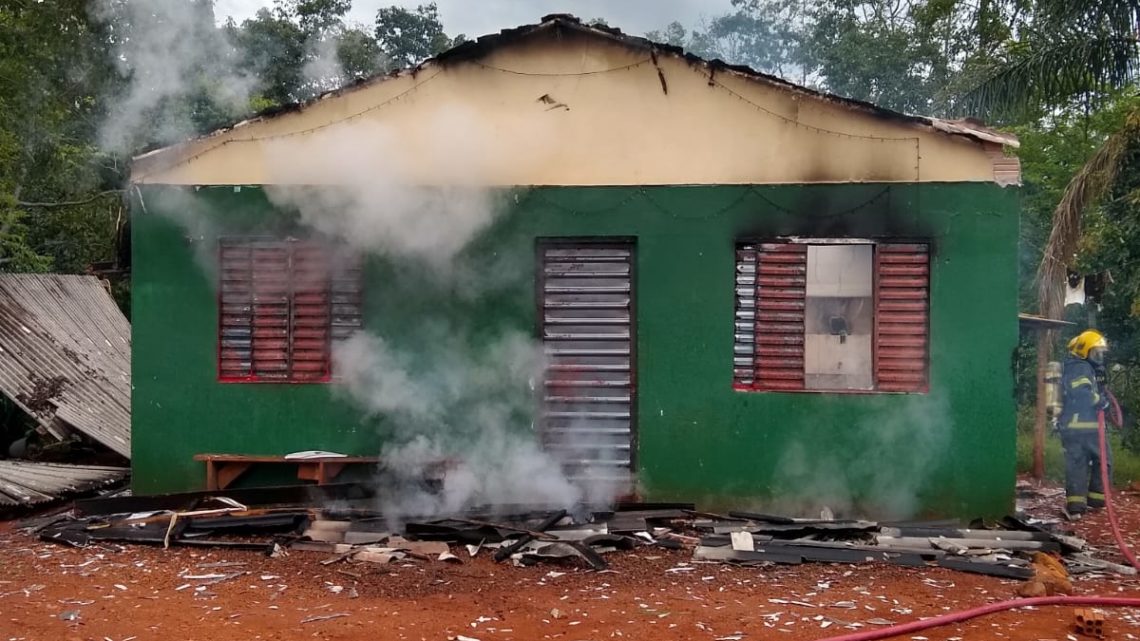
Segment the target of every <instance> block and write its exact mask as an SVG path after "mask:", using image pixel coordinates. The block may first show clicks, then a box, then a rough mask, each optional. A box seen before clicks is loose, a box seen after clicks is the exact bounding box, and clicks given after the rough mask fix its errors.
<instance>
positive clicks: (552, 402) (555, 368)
mask: <svg viewBox="0 0 1140 641" xmlns="http://www.w3.org/2000/svg"><path fill="white" fill-rule="evenodd" d="M540 253H541V262H542V265H541V277H540V278H541V280H540V309H539V313H540V327H541V333H542V340H543V346H544V351H545V354H546V358H547V369H546V374H545V377H544V381H543V383H544V385H543V388H544V389H543V404H542V407H543V412H542V425H541V431H542V439H543V444H544V446H545V447H546V448H547V449H548V451H550V452H551V453H552V454H554V456H555V457H556V458H557V459H558V460H559V461H561V462H562V463H563V464H564V465H565V467H566V468H567V473H568V475H569V476H570V478H571V479H573V480H575V481H578V482H582V483H584V484H588V483H606V484H610V483H614V484H628V483H629V482H630V470H631V468H632V464H633V457H632V449H633V429H634V426H633V402H634V400H633V399H634V393H635V384H634V376H633V345H634V318H633V305H632V303H633V288H632V267H633V260H632V258H633V246H632V245H631V244H605V245H603V244H582V245H577V246H568V245H562V244H559V245H548V246H543V247H542V248H541V252H540Z"/></svg>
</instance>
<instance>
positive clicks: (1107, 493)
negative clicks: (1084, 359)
mask: <svg viewBox="0 0 1140 641" xmlns="http://www.w3.org/2000/svg"><path fill="white" fill-rule="evenodd" d="M1109 398H1110V399H1111V400H1112V403H1113V409H1114V410H1115V412H1116V414H1115V418H1116V419H1117V424H1120V423H1121V421H1120V418H1121V416H1120V405H1119V404H1117V403H1116V399H1115V398H1114V397H1112V395H1111V394H1110V395H1109ZM1097 439H1098V441H1099V444H1100V480H1101V481H1102V484H1103V485H1104V503H1105V506H1107V508H1108V522H1109V524H1110V525H1111V526H1112V535H1113V536H1114V537H1115V538H1116V545H1117V546H1119V547H1120V552H1121V554H1123V555H1124V558H1126V559H1128V562H1129V563H1130V564H1131V565H1132V567H1134V568H1136V569H1137V570H1140V564H1137V563H1136V557H1135V556H1133V555H1132V550H1131V549H1129V547H1128V544H1127V543H1125V542H1124V537H1123V536H1121V534H1120V524H1119V523H1117V521H1116V511H1115V509H1114V508H1113V507H1112V489H1111V488H1112V479H1111V478H1109V476H1108V443H1107V440H1106V438H1105V429H1104V412H1099V415H1098V416H1097ZM1035 605H1091V606H1099V607H1124V608H1140V599H1126V598H1119V597H1100V596H1046V597H1038V598H1035V599H1015V600H1012V601H1000V602H998V603H990V604H988V605H983V606H979V607H976V608H970V609H968V610H962V611H960V612H951V613H950V614H944V615H942V616H937V617H933V618H930V619H923V620H922V621H912V622H910V623H903V624H901V625H893V626H890V627H888V628H881V629H879V630H864V631H862V632H852V633H851V634H842V635H839V636H837V637H828V638H827V639H824V640H823V641H875V640H876V639H886V638H889V637H894V636H899V635H903V634H911V633H913V632H920V631H922V630H928V629H930V628H937V627H941V626H944V625H950V624H952V623H961V622H962V621H967V620H969V619H973V618H976V617H980V616H984V615H987V614H993V613H994V612H1002V611H1005V610H1015V609H1017V608H1024V607H1028V606H1035Z"/></svg>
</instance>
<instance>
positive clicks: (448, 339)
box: [334, 320, 583, 518]
mask: <svg viewBox="0 0 1140 641" xmlns="http://www.w3.org/2000/svg"><path fill="white" fill-rule="evenodd" d="M427 322H428V323H430V324H431V326H430V327H429V328H428V330H427V331H426V332H425V333H426V334H428V341H427V343H428V345H426V346H420V347H418V348H416V349H415V351H414V352H412V351H405V350H401V349H398V348H395V347H393V345H392V344H390V343H389V342H388V341H385V340H384V339H383V338H381V337H379V336H376V335H371V334H364V333H362V334H358V335H357V336H355V337H353V338H352V339H350V340H348V341H346V342H344V343H342V344H340V345H338V346H337V347H336V349H335V352H334V363H335V369H336V373H337V374H336V375H337V378H338V379H339V380H341V382H342V388H341V389H342V390H343V391H344V392H345V393H347V394H348V396H349V397H350V398H351V399H353V400H354V401H355V402H356V403H357V404H358V405H360V406H362V407H363V408H365V409H366V411H367V412H368V413H369V414H371V415H374V416H376V417H378V418H379V419H380V420H381V421H382V426H383V437H384V443H385V445H384V446H383V448H382V451H381V456H382V458H383V459H384V461H385V467H386V472H387V473H388V475H389V476H390V478H389V479H388V480H387V482H386V483H385V487H384V488H382V490H384V493H383V494H382V495H383V497H384V498H383V499H382V503H383V504H382V509H383V512H384V513H385V514H387V515H389V517H390V518H399V516H401V515H407V514H415V515H421V516H422V515H434V514H453V513H456V512H458V511H461V510H463V509H465V508H469V507H471V506H474V505H553V506H558V507H569V506H572V505H574V504H575V503H577V502H579V501H580V500H582V498H583V492H582V490H581V489H580V488H578V487H576V486H575V485H573V484H572V483H570V481H568V480H567V479H566V477H565V476H563V474H562V473H561V472H560V466H559V462H558V461H557V460H556V459H555V458H554V457H552V456H551V455H550V454H549V453H547V452H545V451H543V450H542V449H541V448H540V447H539V444H538V439H537V435H536V434H535V432H534V431H533V427H534V425H533V415H534V409H535V408H536V407H537V398H536V397H535V396H534V393H533V392H534V390H535V388H536V387H538V386H539V385H540V382H541V380H542V374H543V362H542V352H541V350H540V348H539V346H538V345H536V344H535V342H534V340H533V339H532V338H530V337H529V336H527V335H525V334H522V333H520V332H517V331H510V330H508V331H505V332H503V333H501V334H500V335H498V336H497V337H495V338H493V339H492V340H490V341H488V342H485V343H484V344H483V345H482V346H476V344H477V341H474V340H473V339H472V337H470V336H468V335H467V331H466V330H465V328H462V327H455V326H449V325H445V324H442V323H439V322H435V323H433V322H432V321H430V320H429V321H427ZM441 463H444V464H446V467H447V470H446V474H445V475H444V476H443V485H442V489H441V490H439V491H434V490H433V491H429V490H427V489H425V488H423V487H421V486H419V485H417V484H416V482H415V481H416V480H417V479H419V478H421V477H422V476H423V475H424V474H425V473H429V472H430V470H431V469H432V468H433V466H436V465H439V464H441ZM393 480H394V481H395V485H394V486H393V485H392V482H393ZM401 481H402V483H401ZM393 487H395V488H396V491H392V489H393Z"/></svg>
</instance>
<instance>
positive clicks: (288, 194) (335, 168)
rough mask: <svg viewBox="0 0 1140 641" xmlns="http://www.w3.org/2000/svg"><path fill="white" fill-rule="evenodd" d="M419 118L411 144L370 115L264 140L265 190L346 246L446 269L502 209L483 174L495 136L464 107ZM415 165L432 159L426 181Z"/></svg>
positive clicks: (307, 223)
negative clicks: (300, 134) (417, 132)
mask: <svg viewBox="0 0 1140 641" xmlns="http://www.w3.org/2000/svg"><path fill="white" fill-rule="evenodd" d="M422 118H423V122H424V123H426V124H425V125H424V126H423V127H422V128H421V131H422V134H423V135H422V136H417V137H415V139H414V144H415V148H409V146H408V145H407V143H408V142H409V141H410V140H409V138H410V137H409V136H407V135H405V134H404V133H403V132H398V131H395V130H393V129H392V128H390V127H388V126H385V125H383V124H379V123H376V122H372V121H367V120H359V121H353V122H351V123H348V124H342V125H337V126H333V127H330V128H329V129H328V130H325V131H323V132H321V133H320V134H319V135H316V136H311V137H291V138H290V137H287V138H281V139H278V140H271V141H268V142H267V144H266V156H265V158H266V162H267V164H268V170H269V173H270V175H271V176H273V179H274V180H273V182H274V183H277V186H271V187H269V188H268V189H267V192H268V194H269V197H270V199H271V200H272V201H273V203H274V204H276V205H278V206H280V207H283V208H289V209H295V210H297V211H298V212H300V215H301V220H302V222H304V223H305V224H306V225H309V226H311V227H312V228H314V229H316V230H318V231H321V232H322V233H325V234H327V235H330V236H333V237H336V238H341V239H343V240H344V241H345V242H346V243H348V244H349V245H350V246H352V247H355V248H357V249H360V250H364V251H369V252H376V253H379V254H382V255H387V256H391V257H394V258H412V259H416V260H420V261H422V262H424V263H427V264H429V265H431V266H433V267H435V268H438V269H442V270H447V269H448V268H449V266H450V265H451V264H452V261H453V260H454V258H455V257H456V256H457V255H458V254H459V252H461V251H462V250H463V249H464V248H465V247H466V246H467V245H468V243H470V242H471V240H472V239H474V238H475V237H476V236H477V235H478V234H479V233H480V232H482V231H483V230H485V229H486V228H487V227H488V226H490V224H491V223H492V222H493V221H494V220H495V218H496V216H497V213H498V212H499V211H500V209H501V207H500V205H501V203H499V202H498V201H497V200H496V197H495V196H494V195H493V194H492V192H491V191H490V190H488V189H486V188H484V187H482V186H481V182H482V181H481V180H480V178H481V176H482V174H481V173H480V168H482V167H485V166H486V163H487V162H489V161H488V160H487V159H485V158H482V156H484V155H485V154H486V151H487V150H488V149H492V148H493V147H494V146H493V139H492V137H491V136H490V135H484V134H483V133H482V132H483V128H482V127H481V126H480V125H479V123H478V121H477V119H476V118H475V116H474V114H472V113H470V112H468V111H466V110H464V109H461V108H456V107H452V108H445V109H439V110H436V111H434V112H433V111H430V110H428V109H426V108H425V110H424V113H423V115H422ZM298 159H304V161H303V162H298ZM413 166H415V167H419V168H423V167H427V168H430V174H431V177H432V183H431V185H425V184H423V182H422V177H421V176H416V175H414V174H413V173H412V172H413V171H414V170H413V169H411V167H413ZM321 186H329V188H321Z"/></svg>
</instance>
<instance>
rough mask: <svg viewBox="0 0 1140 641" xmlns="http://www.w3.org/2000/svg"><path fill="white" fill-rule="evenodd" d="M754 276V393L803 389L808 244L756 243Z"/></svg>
mask: <svg viewBox="0 0 1140 641" xmlns="http://www.w3.org/2000/svg"><path fill="white" fill-rule="evenodd" d="M756 272H757V273H756V380H755V389H758V390H802V389H804V303H805V299H806V285H807V246H806V245H797V244H792V243H763V244H761V245H760V246H759V248H758V251H757V254H756Z"/></svg>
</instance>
